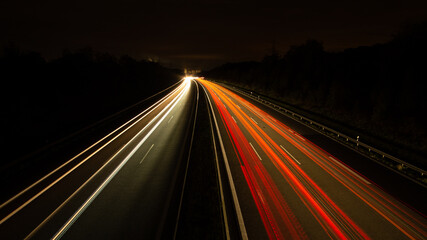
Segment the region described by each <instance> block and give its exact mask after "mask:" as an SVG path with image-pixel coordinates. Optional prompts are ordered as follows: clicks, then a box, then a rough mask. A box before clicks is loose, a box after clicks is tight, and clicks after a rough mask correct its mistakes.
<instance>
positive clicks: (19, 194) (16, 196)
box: [0, 86, 182, 224]
mask: <svg viewBox="0 0 427 240" xmlns="http://www.w3.org/2000/svg"><path fill="white" fill-rule="evenodd" d="M180 88H182V86H179V87H178V88H177V89H175V90H173V91H172V92H171V93H169V94H168V95H166V96H164V97H163V98H162V99H160V100H159V101H157V102H156V103H154V104H153V105H151V106H150V107H148V108H147V109H146V110H144V111H142V112H141V113H139V114H138V115H136V116H135V117H133V118H132V119H131V120H129V121H127V122H126V123H124V124H123V125H122V126H120V127H118V128H117V129H115V130H114V131H112V132H111V133H109V134H108V135H106V136H105V137H103V138H102V139H100V140H99V141H97V142H96V143H94V144H92V145H91V146H90V147H88V148H86V149H85V150H83V151H82V152H80V153H79V154H77V155H76V156H74V157H73V158H71V159H70V160H68V161H67V162H65V163H64V164H62V165H61V166H59V167H58V168H56V169H55V170H53V171H52V172H50V173H48V174H47V175H45V176H44V177H42V178H40V179H39V180H38V181H36V182H35V183H33V184H31V185H30V186H29V187H27V188H25V189H24V190H22V191H21V192H20V193H18V194H16V195H15V196H13V197H12V198H10V199H9V200H7V201H6V202H4V203H3V204H1V205H0V209H1V208H3V207H4V206H6V205H7V204H9V203H10V202H12V201H13V200H15V199H16V198H18V197H19V196H21V195H22V194H24V193H25V192H27V191H28V190H30V189H31V188H33V187H34V186H36V185H38V184H39V183H40V182H42V181H43V180H45V179H46V178H48V177H49V176H51V175H52V174H54V173H55V172H57V171H58V170H60V169H61V168H63V167H65V166H66V165H68V164H69V163H71V162H72V161H74V160H75V159H77V158H78V157H79V156H81V155H82V154H84V153H85V152H87V151H88V150H90V149H91V148H93V147H94V146H96V145H98V143H100V142H102V141H103V140H105V139H106V138H108V137H109V136H111V135H112V134H114V133H115V132H117V131H119V130H120V129H121V128H123V127H125V126H126V125H127V124H129V123H130V122H132V121H133V120H135V119H136V118H138V117H140V116H141V115H143V114H144V113H146V112H147V111H148V112H147V113H146V114H145V115H144V116H142V117H141V118H140V119H139V120H137V121H136V122H134V123H133V124H132V125H130V126H129V127H127V128H126V129H125V130H123V131H122V132H121V133H119V134H118V135H117V136H115V137H114V138H113V139H111V140H110V141H108V142H107V143H106V144H104V145H103V146H101V147H100V148H99V149H97V150H96V151H95V152H93V153H92V154H91V155H89V157H87V158H85V159H84V160H82V161H83V162H84V161H86V160H87V159H89V158H90V157H92V156H93V155H95V154H96V153H98V152H99V151H100V150H102V149H103V148H104V147H105V146H107V145H108V144H109V143H111V142H112V141H113V140H115V139H116V138H118V137H119V136H120V135H121V134H123V133H124V132H126V131H127V130H128V129H130V128H131V127H133V126H134V125H135V124H136V123H138V122H139V121H141V120H142V119H144V118H145V117H146V116H147V115H148V114H150V113H151V112H152V111H154V110H155V109H156V108H157V107H158V106H160V105H161V104H162V103H163V102H165V101H166V99H167V98H169V97H171V96H172V95H173V94H174V93H176V92H177V91H179V89H180ZM80 165H81V164H80ZM73 169H75V168H73ZM67 173H68V172H67ZM49 186H50V185H49ZM52 186H53V185H52ZM46 190H47V189H46ZM34 199H35V198H34ZM34 199H33V200H34ZM31 201H32V200H31ZM31 201H30V202H31ZM24 207H25V206H24ZM18 211H19V210H18ZM3 220H4V219H3ZM3 220H2V221H1V222H0V224H1V223H3Z"/></svg>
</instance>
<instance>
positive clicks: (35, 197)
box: [0, 79, 199, 239]
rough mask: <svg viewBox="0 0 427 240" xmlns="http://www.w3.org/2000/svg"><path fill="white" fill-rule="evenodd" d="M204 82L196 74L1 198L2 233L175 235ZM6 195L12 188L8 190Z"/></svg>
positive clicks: (36, 236) (39, 236)
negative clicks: (199, 83)
mask: <svg viewBox="0 0 427 240" xmlns="http://www.w3.org/2000/svg"><path fill="white" fill-rule="evenodd" d="M198 94H199V89H198V87H197V85H196V84H195V83H194V82H193V81H192V80H191V79H187V80H183V81H182V83H181V84H180V85H179V86H178V87H177V88H176V89H175V90H173V91H172V92H171V93H169V94H168V95H166V96H165V97H164V98H162V99H161V100H159V101H158V102H156V103H155V104H153V105H152V106H151V107H149V108H147V109H146V110H145V111H143V112H141V113H140V114H138V115H137V116H135V117H134V118H132V119H131V120H129V121H128V122H127V123H125V124H123V125H122V126H121V127H119V128H117V129H116V130H114V131H113V132H111V133H110V134H108V135H106V136H105V137H104V138H102V139H100V140H99V141H97V142H96V143H94V144H93V145H91V146H89V147H88V148H87V149H86V150H84V151H83V152H81V153H79V154H77V155H76V156H75V157H73V158H71V159H69V160H68V161H67V162H64V163H63V164H62V165H60V166H58V167H57V168H55V169H51V171H49V172H48V173H47V174H46V175H44V176H43V177H41V178H40V179H38V180H35V181H34V183H32V184H29V185H28V186H26V187H25V188H22V189H20V190H19V191H17V192H15V194H13V195H11V196H9V197H8V198H7V199H8V200H6V201H4V202H3V203H1V205H0V238H1V239H59V238H62V239H130V238H142V237H143V238H145V239H160V238H163V239H170V238H172V237H173V235H174V233H175V231H176V229H175V228H176V223H177V216H178V212H179V209H180V206H181V195H182V191H183V183H184V177H185V175H186V166H187V161H188V159H189V157H188V154H189V149H190V146H191V143H192V142H191V141H192V135H193V130H194V122H195V120H196V117H195V114H196V111H197V110H196V109H197V106H198V103H197V102H198ZM2 197H4V196H2Z"/></svg>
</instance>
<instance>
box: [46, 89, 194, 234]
mask: <svg viewBox="0 0 427 240" xmlns="http://www.w3.org/2000/svg"><path fill="white" fill-rule="evenodd" d="M184 84H185V87H184V89H183V90H182V91H181V92H180V94H179V95H178V96H176V97H175V98H174V99H173V100H172V102H171V103H169V104H168V105H167V106H166V107H165V108H164V109H163V110H162V111H161V112H160V113H159V114H158V115H157V116H155V117H154V118H153V120H151V122H150V123H149V124H148V125H147V126H146V127H148V126H150V125H151V123H154V122H155V121H156V120H157V119H158V118H159V117H161V115H162V114H163V113H164V112H165V113H164V115H163V117H161V118H160V119H159V120H158V121H157V123H155V124H154V126H153V127H152V129H151V130H150V131H149V132H148V133H146V134H145V135H144V137H143V139H142V140H141V141H140V142H139V143H138V144H137V145H136V147H134V148H133V149H132V151H131V152H130V153H129V154H128V155H127V156H126V157H125V159H123V160H122V161H121V163H120V164H119V165H118V166H117V167H116V168H115V169H114V170H113V172H112V173H111V174H109V176H108V177H107V178H106V179H105V180H104V181H103V182H102V184H101V185H100V186H99V187H98V188H97V189H96V190H95V191H94V192H93V193H92V195H91V196H90V197H89V198H88V199H87V200H86V201H85V202H84V203H83V205H81V206H80V207H79V209H78V210H77V211H76V212H75V213H74V214H73V215H72V216H71V217H70V218H69V219H68V221H67V222H66V223H65V224H64V225H63V226H62V227H61V229H59V230H58V232H56V233H55V235H54V236H53V237H52V239H60V238H61V237H62V236H63V235H64V234H65V233H66V232H67V230H68V229H69V228H70V227H71V225H73V223H74V222H75V221H76V220H77V219H78V218H79V216H80V215H81V214H82V213H83V212H84V211H85V210H86V208H87V207H88V206H89V205H90V204H91V203H92V202H93V201H94V200H95V199H96V197H97V196H98V195H99V194H100V193H101V192H102V190H103V189H104V188H105V187H106V186H107V185H108V183H109V182H110V181H111V179H113V178H114V177H115V176H116V174H117V173H118V172H119V171H120V170H121V169H122V167H123V166H124V165H125V164H126V163H127V162H128V160H129V159H130V158H131V157H132V156H133V155H134V154H135V152H136V151H137V150H138V149H139V148H140V147H141V146H142V144H144V143H145V141H146V140H147V139H148V138H149V137H150V136H151V134H152V133H153V132H154V131H155V130H156V129H157V127H158V126H159V125H160V124H161V123H162V122H163V121H164V119H165V118H166V117H167V116H168V115H169V113H170V112H171V111H172V109H174V108H175V106H176V105H177V104H178V102H180V100H181V99H182V98H183V97H184V96H185V95H186V94H187V92H188V91H189V89H190V85H191V81H190V82H189V81H187V82H185V83H184ZM146 127H144V129H142V130H141V131H140V132H139V133H138V134H137V135H135V136H134V137H133V138H132V139H131V140H130V141H129V142H132V140H134V139H135V138H136V137H137V136H138V135H140V134H141V133H142V132H143V131H144V130H145V128H146ZM122 149H124V147H123V148H122ZM122 149H121V150H122ZM121 150H120V151H121ZM118 153H119V152H117V153H116V154H115V155H114V156H112V157H111V158H110V159H113V158H114V157H116V156H117V155H118Z"/></svg>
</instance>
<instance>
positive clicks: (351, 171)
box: [329, 156, 371, 184]
mask: <svg viewBox="0 0 427 240" xmlns="http://www.w3.org/2000/svg"><path fill="white" fill-rule="evenodd" d="M329 158H330V159H331V160H334V161H335V162H336V163H338V165H340V166H341V167H343V168H345V169H346V170H347V171H349V172H350V173H352V174H353V175H354V176H356V177H357V178H359V179H360V180H362V181H363V182H365V183H366V184H371V183H370V182H369V181H367V180H366V179H365V178H363V177H361V176H360V175H359V174H357V173H355V172H354V171H353V170H351V169H350V168H348V167H346V166H345V165H344V164H342V163H340V161H338V160H337V159H335V158H333V157H331V156H329Z"/></svg>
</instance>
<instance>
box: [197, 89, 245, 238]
mask: <svg viewBox="0 0 427 240" xmlns="http://www.w3.org/2000/svg"><path fill="white" fill-rule="evenodd" d="M202 87H203V90H204V91H205V94H206V96H208V101H209V106H210V108H211V112H212V117H213V119H214V122H215V128H216V131H217V133H218V139H219V145H220V146H221V152H222V156H223V158H224V163H225V170H226V171H227V178H228V182H229V184H230V189H231V196H232V197H233V203H234V210H235V211H236V215H237V222H238V223H239V229H240V234H241V237H242V239H243V240H247V239H248V233H247V232H246V226H245V221H244V220H243V214H242V209H241V208H240V203H239V198H238V197H237V191H236V186H235V185H234V181H233V176H232V175H231V170H230V164H229V162H228V158H227V154H226V152H225V147H224V143H223V141H222V136H221V132H220V130H219V126H218V121H217V119H216V117H215V111H214V109H213V105H212V101H211V99H210V98H209V94H208V92H207V90H206V88H205V86H203V84H202ZM214 94H215V93H214ZM215 95H216V94H215Z"/></svg>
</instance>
